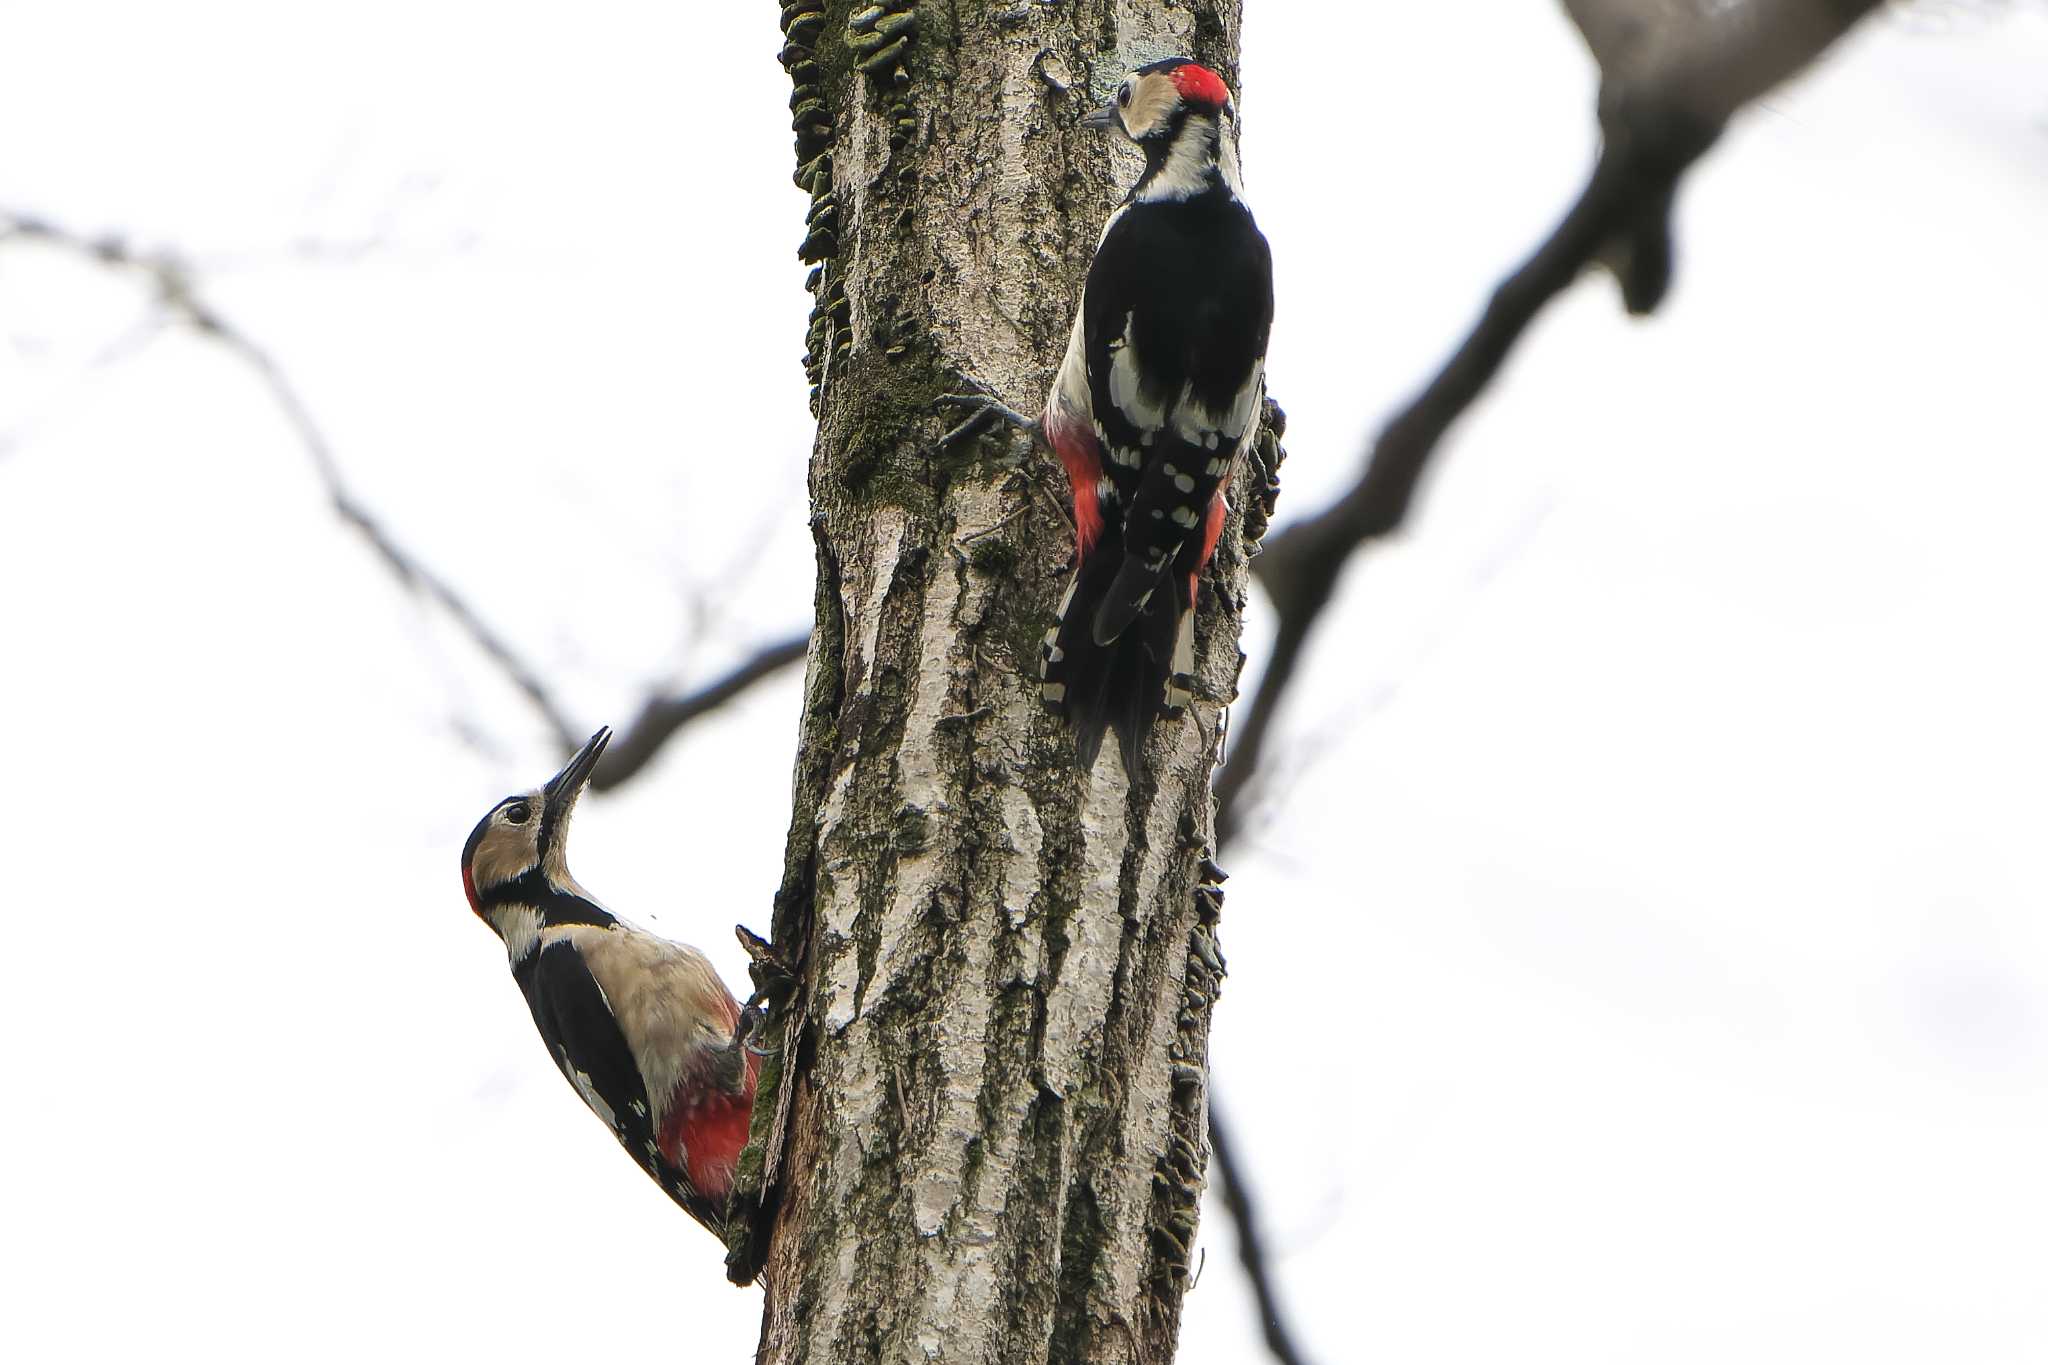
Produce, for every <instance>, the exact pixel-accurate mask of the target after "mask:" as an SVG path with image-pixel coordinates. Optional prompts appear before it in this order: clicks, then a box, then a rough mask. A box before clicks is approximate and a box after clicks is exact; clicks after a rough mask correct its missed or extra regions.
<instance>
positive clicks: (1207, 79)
mask: <svg viewBox="0 0 2048 1365" xmlns="http://www.w3.org/2000/svg"><path fill="white" fill-rule="evenodd" d="M1234 119H1235V110H1234V108H1233V106H1232V103H1231V99H1230V90H1229V88H1228V87H1227V86H1225V85H1224V83H1223V80H1222V78H1221V77H1219V76H1218V75H1217V74H1216V73H1215V72H1213V71H1211V70H1209V69H1208V68H1207V67H1204V66H1198V65H1196V64H1195V63H1194V62H1191V61H1188V60H1187V59H1185V58H1180V57H1175V58H1171V59H1169V60H1167V61H1163V62H1154V63H1152V64H1151V65H1150V66H1142V67H1139V68H1138V69H1137V70H1135V71H1133V72H1131V73H1130V75H1129V76H1128V77H1126V78H1125V80H1124V82H1123V84H1122V85H1121V86H1120V87H1118V89H1117V94H1116V99H1115V100H1114V101H1113V102H1112V103H1110V104H1107V105H1105V106H1103V107H1102V108H1100V109H1097V110H1095V111H1094V112H1092V113H1090V114H1087V115H1085V116H1083V118H1082V119H1081V124H1082V125H1083V126H1084V127H1089V128H1104V129H1111V130H1114V131H1116V132H1120V133H1121V134H1123V135H1124V136H1125V137H1127V138H1129V139H1130V140H1131V141H1133V142H1135V143H1137V145H1138V147H1139V148H1140V149H1141V150H1142V151H1143V152H1144V153H1145V171H1144V174H1143V175H1142V176H1140V177H1139V179H1138V183H1137V184H1136V185H1134V186H1133V187H1132V188H1131V191H1130V193H1129V194H1128V195H1127V196H1125V198H1124V202H1123V203H1122V204H1121V205H1120V206H1119V207H1118V208H1117V210H1116V211H1115V212H1114V213H1112V214H1111V215H1110V217H1109V222H1108V224H1107V226H1105V227H1104V228H1103V231H1102V240H1101V241H1100V242H1099V243H1098V244H1097V245H1096V248H1095V259H1094V261H1093V263H1092V264H1090V266H1089V267H1088V278H1087V281H1086V283H1085V284H1084V286H1083V288H1082V293H1081V306H1080V308H1079V310H1078V311H1077V312H1076V314H1075V317H1074V327H1073V331H1072V333H1071V335H1070V336H1069V338H1068V341H1067V352H1066V358H1065V359H1064V360H1063V361H1062V362H1061V364H1060V369H1059V374H1058V376H1057V377H1056V378H1055V379H1054V381H1053V386H1052V392H1051V394H1050V395H1048V396H1047V398H1046V401H1045V411H1044V415H1043V416H1042V417H1040V418H1039V420H1038V421H1036V422H1032V421H1029V420H1028V419H1025V418H1023V417H1022V416H1021V415H1020V414H1017V413H1015V412H1012V411H1010V410H1009V409H1007V408H1004V407H1002V405H1001V404H998V403H995V402H994V401H993V400H991V399H988V398H987V397H986V396H984V395H960V396H958V397H956V398H954V399H951V400H949V401H953V402H956V403H959V404H962V405H964V406H969V407H973V408H978V409H979V410H980V411H978V412H976V413H975V414H974V415H973V416H971V417H969V418H968V419H967V421H965V422H963V423H962V424H961V425H960V426H959V427H957V428H955V430H954V431H953V432H951V433H949V434H948V436H947V437H946V439H947V440H954V439H958V437H959V436H960V435H961V434H963V433H965V432H967V431H970V430H972V429H974V428H976V427H978V426H979V425H980V424H981V423H982V421H983V420H984V419H985V418H986V417H987V416H989V415H995V416H1000V417H1003V418H1005V419H1006V420H1009V421H1011V422H1013V423H1015V424H1017V425H1020V426H1023V427H1026V428H1027V429H1029V430H1031V431H1033V432H1034V433H1036V434H1038V435H1040V436H1042V437H1043V438H1044V439H1045V441H1046V443H1047V444H1048V445H1050V446H1051V447H1052V449H1053V452H1054V453H1055V454H1056V455H1058V456H1059V459H1060V463H1061V464H1062V465H1064V466H1065V467H1066V471H1067V479H1068V481H1069V483H1070V484H1071V485H1072V488H1073V498H1074V540H1075V546H1074V549H1075V562H1074V577H1073V582H1072V584H1071V585H1070V586H1069V587H1068V589H1067V595H1066V599H1065V601H1063V602H1062V603H1061V605H1060V614H1059V620H1058V621H1057V622H1056V623H1055V624H1054V626H1053V628H1052V629H1051V630H1049V631H1048V632H1046V637H1045V646H1044V653H1043V656H1042V660H1041V664H1040V679H1041V692H1042V695H1043V696H1044V699H1045V702H1046V704H1047V705H1048V706H1051V707H1052V708H1054V709H1055V710H1058V711H1061V712H1063V713H1064V714H1065V715H1066V717H1067V719H1068V720H1069V722H1070V723H1071V724H1072V725H1073V727H1074V737H1075V741H1076V746H1077V747H1078V749H1079V751H1080V756H1081V763H1082V766H1083V767H1084V768H1093V767H1094V764H1095V756H1096V754H1097V752H1098V751H1099V750H1100V748H1101V746H1102V736H1103V732H1104V730H1105V729H1114V730H1115V731H1116V732H1117V737H1118V741H1119V743H1120V745H1121V747H1122V750H1123V761H1124V769H1125V771H1126V772H1127V773H1128V774H1130V776H1131V777H1132V779H1133V780H1134V781H1135V780H1136V777H1137V773H1138V769H1139V766H1140V759H1141V755H1142V754H1143V751H1144V746H1145V739H1146V736H1147V735H1148V734H1149V733H1150V732H1151V728H1152V723H1153V720H1154V718H1155V717H1156V716H1157V714H1158V713H1159V712H1160V711H1161V710H1166V711H1177V710H1179V709H1180V708H1181V707H1182V706H1185V705H1186V704H1187V701H1188V698H1189V688H1190V678H1189V676H1188V675H1189V674H1191V673H1192V671H1193V669H1194V660H1195V649H1194V607H1195V595H1196V591H1197V589H1198V586H1199V584H1200V581H1201V575H1202V570H1203V569H1204V568H1205V567H1206V566H1207V565H1208V563H1209V559H1210V557H1211V556H1212V555H1213V554H1214V553H1215V552H1216V542H1217V540H1218V539H1219V538H1220V537H1221V535H1222V534H1223V524H1224V518H1225V516H1226V515H1227V514H1228V502H1227V497H1226V494H1227V490H1228V488H1229V485H1230V478H1231V475H1232V473H1233V471H1234V470H1235V469H1236V467H1237V464H1238V462H1239V461H1240V460H1241V459H1242V458H1243V457H1244V453H1245V451H1246V450H1247V449H1248V448H1249V447H1250V445H1251V442H1252V438H1253V436H1254V434H1255V432H1256V430H1257V427H1258V420H1259V412H1260V408H1261V405H1262V402H1263V400H1264V398H1265V392H1266V388H1265V374H1266V339H1267V335H1268V333H1270V332H1271V330H1272V325H1273V258H1272V253H1271V252H1270V250H1269V249H1268V248H1267V245H1266V239H1265V237H1264V235H1262V234H1261V233H1260V232H1259V229H1258V224H1257V223H1256V222H1254V221H1253V219H1252V213H1251V210H1250V209H1249V208H1248V207H1246V205H1245V201H1244V195H1243V192H1242V187H1241V186H1240V184H1239V180H1238V173H1237V152H1236V148H1235V146H1234V144H1233V143H1232V141H1231V136H1230V134H1231V130H1230V129H1228V128H1226V127H1225V124H1226V123H1227V122H1230V121H1232V120H1234Z"/></svg>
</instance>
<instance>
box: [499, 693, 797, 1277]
mask: <svg viewBox="0 0 2048 1365" xmlns="http://www.w3.org/2000/svg"><path fill="white" fill-rule="evenodd" d="M611 734H612V732H611V731H610V730H608V729H607V730H599V731H598V732H597V733H596V734H594V735H592V736H591V737H590V742H589V743H588V744H585V745H584V746H583V748H582V750H581V751H580V752H578V753H577V755H576V756H575V757H574V758H572V759H570V760H569V764H568V766H567V767H565V768H563V769H562V771H560V772H559V773H556V774H555V775H554V777H552V778H550V779H549V780H548V782H547V784H546V785H545V786H542V787H540V788H539V789H538V790H535V791H530V792H524V793H522V794H520V795H518V796H508V797H506V798H505V799H504V800H503V801H500V802H499V803H498V804H497V805H496V806H494V807H492V808H491V813H490V814H489V815H486V816H485V817H484V818H483V821H482V822H481V823H480V824H478V825H477V827H476V830H475V831H474V832H473V833H472V834H471V835H470V836H469V842H468V843H467V844H466V845H464V847H463V850H462V887H463V890H464V891H466V892H467V893H468V894H469V905H470V909H472V910H474V911H475V912H476V914H477V916H478V918H480V919H482V920H483V921H484V923H486V924H488V925H490V926H491V929H492V930H493V931H494V932H495V933H496V934H497V935H498V937H499V939H501V940H502V941H503V942H504V944H505V954H506V956H507V957H508V958H509V959H510V960H511V964H512V979H513V980H514V981H516V982H518V983H519V989H520V991H521V992H522V993H524V994H525V996H526V1004H527V1007H528V1008H529V1009H531V1010H532V1011H533V1022H534V1024H535V1025H536V1026H537V1027H538V1028H539V1029H540V1036H541V1040H542V1041H543V1042H545V1043H546V1044H547V1048H548V1055H549V1056H550V1057H552V1058H554V1061H555V1065H556V1066H557V1067H558V1068H560V1070H561V1072H562V1075H563V1076H564V1077H565V1078H566V1079H567V1080H568V1082H569V1084H570V1085H571V1086H573V1087H574V1088H575V1090H576V1093H577V1094H578V1095H580V1096H582V1097H583V1102H584V1103H585V1104H586V1105H588V1106H589V1107H590V1112H592V1113H593V1114H596V1115H597V1116H598V1117H599V1118H600V1119H603V1120H604V1122H605V1125H606V1126H607V1127H608V1128H610V1129H611V1130H612V1134H613V1136H615V1137H617V1138H618V1140H619V1145H621V1146H622V1147H624V1148H625V1149H626V1152H627V1154H628V1155H630V1156H631V1157H632V1158H633V1160H635V1161H636V1162H638V1163H639V1164H640V1168H641V1169H642V1170H644V1171H646V1172H647V1174H648V1175H649V1176H651V1177H653V1179H654V1182H655V1183H656V1184H657V1185H660V1186H661V1188H662V1189H664V1190H666V1191H667V1192H668V1194H669V1197H670V1198H672V1199H674V1200H675V1201H676V1203H678V1204H680V1205H682V1207H683V1210H684V1211H685V1212H686V1213H688V1214H689V1215H690V1216H691V1217H692V1218H695V1219H696V1220H697V1221H698V1222H700V1223H702V1224H703V1225H704V1226H705V1227H707V1228H710V1229H711V1231H712V1232H714V1233H716V1234H718V1237H719V1240H721V1241H723V1240H724V1239H725V1223H726V1200H727V1197H728V1196H729V1195H730V1194H731V1192H732V1179H733V1168H734V1166H735V1164H736V1163H737V1161H738V1159H739V1154H740V1148H742V1147H744V1146H745V1145H746V1141H747V1124H748V1122H749V1118H750V1116H751V1114H752V1112H753V1105H754V1084H755V1080H756V1077H757V1073H758V1072H759V1070H760V1058H759V1057H758V1056H756V1055H755V1054H754V1053H753V1051H752V1050H751V1049H750V1048H749V1047H748V1046H747V1040H746V1033H747V1030H745V1029H743V1028H742V1027H741V1010H740V1006H739V1003H738V1002H737V1001H735V1000H734V999H733V997H732V993H731V992H730V991H728V990H726V988H725V983H724V982H723V981H721V980H719V978H718V972H717V971H716V970H715V969H714V968H713V967H712V965H711V963H710V962H709V961H708V960H707V959H706V958H705V956H704V955H703V954H702V953H700V952H698V951H697V950H696V949H695V948H690V947H686V946H685V945H683V944H680V943H671V942H669V941H668V940H667V939H664V938H659V937H656V936H655V935H653V934H650V933H648V932H647V931H646V930H644V929H640V928H636V927H635V926H633V925H631V924H628V923H627V922H626V921H625V920H623V919H620V918H619V917H618V916H617V915H614V914H613V913H612V912H611V911H609V910H607V909H605V908H604V907H603V906H602V905H599V904H598V903H597V900H596V899H595V898H594V897H593V896H592V895H591V894H590V893H589V892H588V891H585V890H584V889H583V888H582V887H581V886H580V885H578V884H577V881H576V879H575V878H574V877H572V876H570V875H569V860H568V842H569V817H570V815H571V814H572V813H573V812H574V811H575V808H576V798H577V797H578V796H580V795H582V793H583V788H584V786H585V785H586V784H587V783H588V782H589V781H590V774H591V773H592V771H593V770H595V769H596V767H597V760H598V756H599V755H600V754H602V753H603V752H604V746H605V745H606V743H607V742H609V741H610V739H611Z"/></svg>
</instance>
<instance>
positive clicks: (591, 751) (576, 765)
mask: <svg viewBox="0 0 2048 1365" xmlns="http://www.w3.org/2000/svg"><path fill="white" fill-rule="evenodd" d="M611 740H612V730H611V727H610V726H609V725H607V726H606V727H604V728H603V729H602V730H599V731H598V732H597V733H596V734H594V735H592V736H591V737H590V742H589V743H588V744H585V745H584V746H583V747H582V748H581V749H578V750H577V751H576V757H574V758H572V759H570V760H569V764H568V766H567V767H565V768H563V769H562V771H560V772H558V773H556V774H555V775H554V776H553V777H551V778H549V779H548V781H547V785H546V786H544V787H542V788H541V789H540V791H541V799H542V800H543V801H545V802H546V803H547V817H548V823H549V824H550V825H555V824H559V823H560V822H561V821H562V819H563V817H565V816H566V815H568V813H569V808H570V807H571V806H573V805H575V804H576V798H577V797H579V796H581V795H583V788H584V787H585V786H587V785H588V784H589V782H590V775H591V774H592V773H593V772H595V771H597V760H598V756H599V755H600V754H602V753H603V752H604V746H605V745H607V744H609V743H611Z"/></svg>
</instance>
